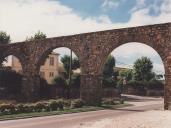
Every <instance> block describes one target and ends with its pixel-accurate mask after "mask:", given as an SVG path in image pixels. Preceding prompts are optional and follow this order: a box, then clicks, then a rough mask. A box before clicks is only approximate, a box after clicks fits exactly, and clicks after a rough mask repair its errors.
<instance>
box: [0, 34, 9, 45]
mask: <svg viewBox="0 0 171 128" xmlns="http://www.w3.org/2000/svg"><path fill="white" fill-rule="evenodd" d="M10 41H11V40H10V35H8V34H7V33H6V32H4V31H0V44H8V43H10Z"/></svg>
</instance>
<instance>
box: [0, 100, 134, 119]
mask: <svg viewBox="0 0 171 128" xmlns="http://www.w3.org/2000/svg"><path fill="white" fill-rule="evenodd" d="M127 106H131V104H127V103H124V104H116V105H102V106H100V107H95V106H84V107H82V108H75V109H70V108H66V109H64V110H63V111H51V112H31V113H20V114H11V115H0V121H3V120H14V119H23V118H32V117H41V116H51V115H60V114H69V113H79V112H88V111H97V110H104V109H116V108H121V107H127Z"/></svg>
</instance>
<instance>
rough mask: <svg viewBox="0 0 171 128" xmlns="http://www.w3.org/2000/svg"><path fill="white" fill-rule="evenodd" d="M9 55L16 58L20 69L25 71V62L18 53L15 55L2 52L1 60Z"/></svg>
mask: <svg viewBox="0 0 171 128" xmlns="http://www.w3.org/2000/svg"><path fill="white" fill-rule="evenodd" d="M11 55H12V56H14V57H16V58H17V59H18V60H19V62H20V64H21V68H22V70H23V71H24V70H25V65H26V63H25V62H26V61H25V59H24V57H23V56H22V55H21V54H19V53H15V52H12V51H10V52H4V53H3V58H6V57H8V56H11Z"/></svg>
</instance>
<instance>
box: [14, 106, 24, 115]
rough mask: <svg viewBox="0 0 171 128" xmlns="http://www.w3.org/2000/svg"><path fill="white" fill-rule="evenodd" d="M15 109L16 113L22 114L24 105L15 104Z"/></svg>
mask: <svg viewBox="0 0 171 128" xmlns="http://www.w3.org/2000/svg"><path fill="white" fill-rule="evenodd" d="M16 109H17V112H19V113H22V112H24V105H23V104H17V105H16Z"/></svg>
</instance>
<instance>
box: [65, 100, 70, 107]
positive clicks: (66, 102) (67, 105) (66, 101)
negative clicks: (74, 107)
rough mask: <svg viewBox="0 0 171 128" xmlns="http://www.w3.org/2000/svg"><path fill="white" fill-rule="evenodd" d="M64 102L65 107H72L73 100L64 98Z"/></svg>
mask: <svg viewBox="0 0 171 128" xmlns="http://www.w3.org/2000/svg"><path fill="white" fill-rule="evenodd" d="M63 104H64V107H70V106H71V100H64V101H63Z"/></svg>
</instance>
